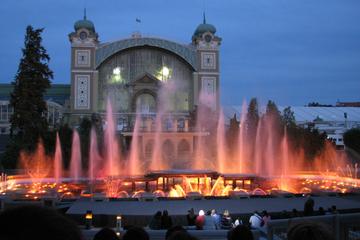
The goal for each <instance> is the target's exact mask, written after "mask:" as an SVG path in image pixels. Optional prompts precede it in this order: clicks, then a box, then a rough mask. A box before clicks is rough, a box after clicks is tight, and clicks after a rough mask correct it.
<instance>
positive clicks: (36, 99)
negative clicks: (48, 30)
mask: <svg viewBox="0 0 360 240" xmlns="http://www.w3.org/2000/svg"><path fill="white" fill-rule="evenodd" d="M42 32H43V29H34V28H33V27H32V26H28V27H27V28H26V35H25V41H24V48H23V49H22V58H21V59H20V64H19V67H18V70H17V73H16V75H15V79H14V81H13V82H12V85H13V86H14V89H13V92H12V93H11V98H10V104H11V106H12V107H13V109H14V114H13V115H12V116H11V118H10V123H11V128H10V136H11V140H10V144H9V145H16V146H8V147H7V151H10V152H11V153H10V152H7V153H6V152H5V156H9V157H10V156H11V157H12V158H15V159H17V156H18V151H19V150H27V151H32V150H34V148H35V147H36V143H37V142H38V140H39V138H40V137H42V138H43V137H44V136H45V134H46V132H47V129H48V123H47V119H46V111H47V107H46V102H45V100H44V94H45V92H46V90H47V89H48V88H49V87H50V80H51V79H52V78H53V73H52V71H51V70H50V69H49V66H48V62H49V60H50V57H49V55H48V54H47V52H46V49H45V48H44V47H43V45H42V37H41V33H42ZM12 161H14V159H12ZM10 165H11V164H10Z"/></svg>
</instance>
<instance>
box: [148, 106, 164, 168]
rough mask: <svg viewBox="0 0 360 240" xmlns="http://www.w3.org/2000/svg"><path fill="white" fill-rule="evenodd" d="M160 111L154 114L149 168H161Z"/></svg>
mask: <svg viewBox="0 0 360 240" xmlns="http://www.w3.org/2000/svg"><path fill="white" fill-rule="evenodd" d="M161 112H162V111H161V110H160V111H159V112H158V113H157V114H156V119H155V134H154V137H155V139H154V146H153V150H152V155H151V163H150V169H152V170H163V163H162V156H161V155H162V154H161V133H162V113H161Z"/></svg>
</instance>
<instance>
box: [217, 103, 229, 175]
mask: <svg viewBox="0 0 360 240" xmlns="http://www.w3.org/2000/svg"><path fill="white" fill-rule="evenodd" d="M216 140H217V141H216V143H217V164H216V165H217V169H218V171H219V172H224V170H225V166H224V164H225V162H226V160H227V159H228V157H227V154H226V149H225V148H226V140H225V121H224V113H223V111H222V110H220V113H219V120H218V124H217V139H216Z"/></svg>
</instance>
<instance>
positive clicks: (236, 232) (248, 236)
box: [227, 225, 254, 240]
mask: <svg viewBox="0 0 360 240" xmlns="http://www.w3.org/2000/svg"><path fill="white" fill-rule="evenodd" d="M227 240H254V236H253V234H252V232H251V230H250V229H249V228H248V227H247V226H245V225H239V226H237V227H235V228H234V229H231V230H230V231H228V233H227Z"/></svg>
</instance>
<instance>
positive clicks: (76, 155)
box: [70, 130, 82, 181]
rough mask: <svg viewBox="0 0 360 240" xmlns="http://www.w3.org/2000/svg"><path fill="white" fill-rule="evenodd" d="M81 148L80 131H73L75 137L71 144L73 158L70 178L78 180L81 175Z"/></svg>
mask: <svg viewBox="0 0 360 240" xmlns="http://www.w3.org/2000/svg"><path fill="white" fill-rule="evenodd" d="M81 171H82V168H81V150H80V137H79V133H78V132H77V131H76V130H74V131H73V139H72V145H71V160H70V178H72V179H74V181H78V180H79V178H80V177H81Z"/></svg>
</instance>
